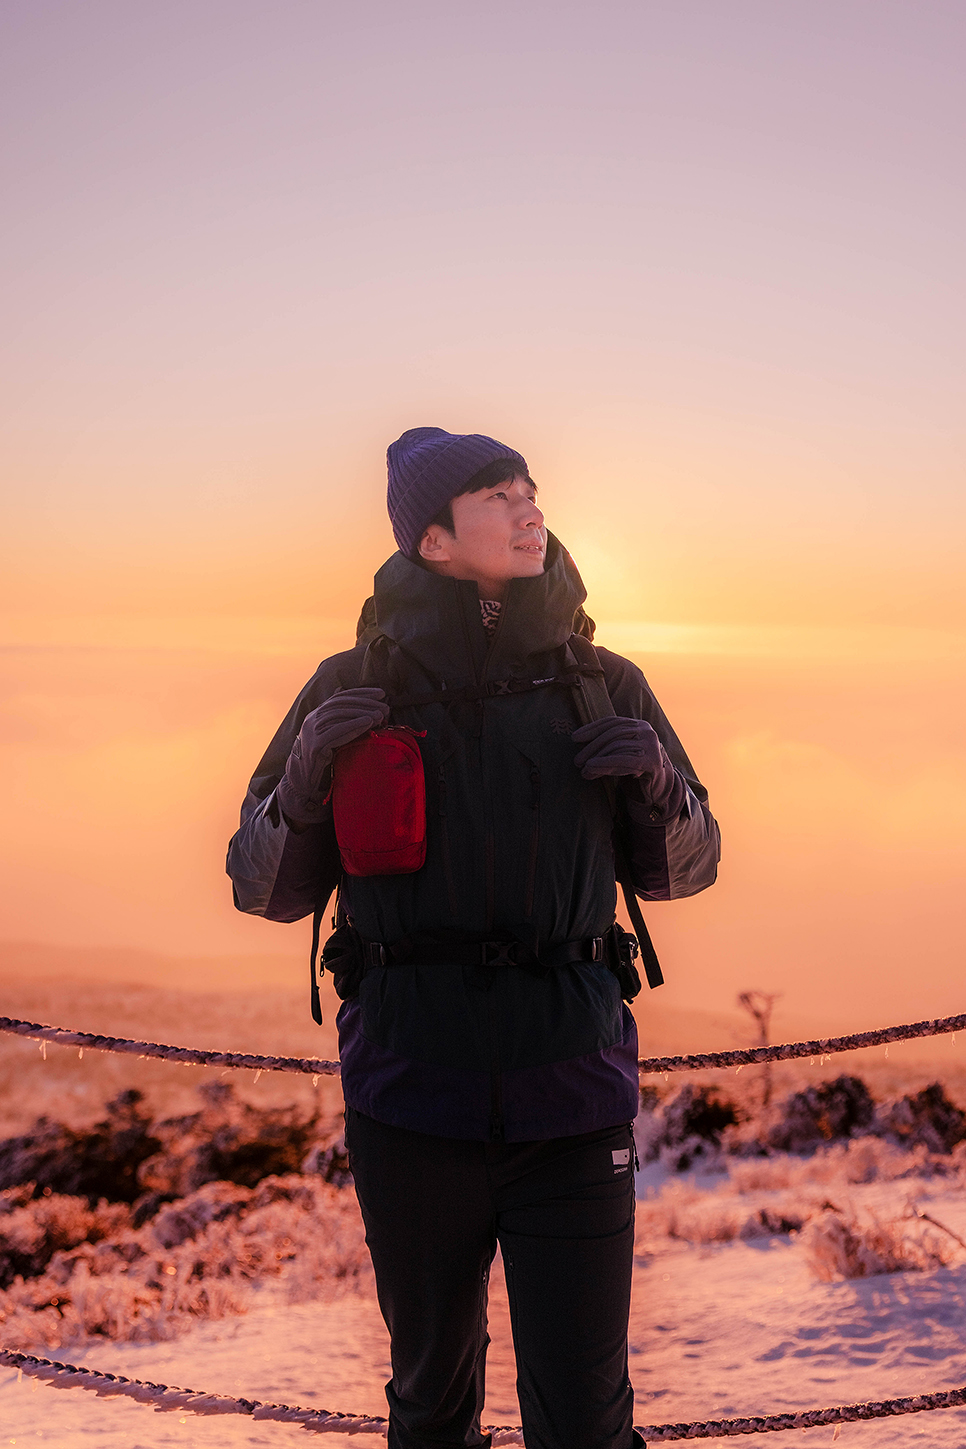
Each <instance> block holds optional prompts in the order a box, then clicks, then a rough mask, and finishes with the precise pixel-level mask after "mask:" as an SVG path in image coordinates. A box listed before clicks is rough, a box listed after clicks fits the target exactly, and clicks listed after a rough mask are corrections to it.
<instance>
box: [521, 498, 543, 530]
mask: <svg viewBox="0 0 966 1449" xmlns="http://www.w3.org/2000/svg"><path fill="white" fill-rule="evenodd" d="M527 503H528V504H529V508H528V509H527V512H526V514H525V515H524V519H523V526H524V528H542V527H543V514H542V513H541V512H540V509H539V508H538V507H537V505H536V504H535V503H534V502H533V501H532V500H531V499H529V498H528V499H527Z"/></svg>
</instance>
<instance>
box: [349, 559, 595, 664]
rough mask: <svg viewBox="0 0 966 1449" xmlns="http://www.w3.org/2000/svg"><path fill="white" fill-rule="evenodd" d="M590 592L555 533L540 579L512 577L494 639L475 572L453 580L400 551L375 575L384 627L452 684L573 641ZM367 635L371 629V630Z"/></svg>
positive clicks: (381, 626)
mask: <svg viewBox="0 0 966 1449" xmlns="http://www.w3.org/2000/svg"><path fill="white" fill-rule="evenodd" d="M586 597H587V590H586V589H585V588H584V585H583V581H582V579H581V577H580V574H579V573H578V572H577V567H576V565H575V563H574V561H573V559H572V558H571V557H570V555H569V553H568V552H567V550H566V549H565V548H564V547H563V545H562V544H561V542H560V540H559V539H558V538H556V537H555V536H554V535H553V534H552V533H548V535H547V561H546V565H545V567H544V570H543V573H541V574H538V575H537V576H536V577H535V578H523V579H511V580H510V582H509V584H508V585H507V590H506V595H505V598H504V602H503V608H502V610H501V611H500V619H499V623H498V624H497V627H496V631H495V633H494V635H493V637H492V639H491V638H490V637H489V636H488V635H487V633H486V631H485V629H484V628H483V623H482V619H481V616H480V595H479V589H478V587H477V585H476V583H475V582H474V581H473V580H471V579H453V578H447V577H446V576H445V575H441V574H436V573H433V572H432V571H431V570H430V569H426V568H423V567H422V566H421V565H420V564H417V563H413V561H412V559H409V558H407V557H406V556H405V554H402V553H394V554H393V555H392V557H391V558H389V559H387V561H386V562H385V563H384V564H383V566H382V568H381V569H380V570H379V572H378V573H377V574H376V577H375V593H374V609H375V622H376V627H377V628H378V630H379V632H380V633H383V634H385V635H387V636H388V637H389V638H390V639H392V640H393V641H394V642H395V643H396V644H398V645H399V647H400V648H401V649H404V650H405V651H406V652H407V653H408V654H409V655H411V656H412V657H413V658H415V659H417V660H418V661H419V663H420V664H421V665H422V666H423V668H424V669H426V670H428V671H429V673H430V674H431V675H434V676H436V677H437V678H439V679H440V680H445V682H446V685H447V687H450V688H453V687H457V686H458V685H461V684H470V683H475V682H484V681H487V680H491V679H502V678H505V677H507V676H508V675H512V674H515V673H517V672H519V671H522V670H525V669H526V665H527V661H528V660H529V659H530V658H531V657H532V656H533V655H536V654H543V653H546V652H547V651H548V650H552V649H556V648H558V647H559V646H560V645H562V644H565V643H566V641H567V640H568V639H569V638H570V635H571V634H572V633H573V632H574V616H575V614H576V613H577V611H578V609H579V608H580V605H581V604H582V603H583V601H584V599H585V598H586ZM363 638H365V635H363Z"/></svg>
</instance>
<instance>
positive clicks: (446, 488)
mask: <svg viewBox="0 0 966 1449" xmlns="http://www.w3.org/2000/svg"><path fill="white" fill-rule="evenodd" d="M497 458H510V459H512V460H513V462H514V463H516V464H518V466H519V470H520V474H521V476H523V477H527V476H528V473H527V464H526V459H525V458H522V457H521V456H520V454H519V453H516V452H514V450H513V449H512V448H508V447H507V446H506V444H505V443H498V442H497V440H496V439H495V438H488V437H486V436H485V434H483V433H445V432H444V431H443V429H442V428H410V429H409V431H408V432H407V433H403V435H402V437H401V438H397V439H396V441H395V442H394V443H390V444H389V448H388V451H387V453H386V461H387V463H388V464H389V490H388V493H387V496H386V502H387V503H388V505H389V518H390V521H391V523H392V531H393V533H394V534H395V535H396V542H397V543H398V545H399V548H400V552H402V553H404V554H406V555H407V557H409V558H414V557H415V555H416V550H417V548H418V547H419V540H420V539H421V538H422V536H423V533H424V532H425V529H426V526H427V525H428V524H429V523H431V522H432V520H433V519H434V518H435V517H436V515H437V513H438V512H439V510H440V509H441V508H442V507H443V506H444V504H447V503H449V501H450V499H451V498H455V497H456V495H457V494H458V493H462V492H463V490H464V488H465V487H466V484H467V483H468V482H469V481H470V479H471V478H472V477H473V474H474V473H478V472H479V471H480V469H481V468H485V467H486V465H487V463H493V462H495V461H496V459H497Z"/></svg>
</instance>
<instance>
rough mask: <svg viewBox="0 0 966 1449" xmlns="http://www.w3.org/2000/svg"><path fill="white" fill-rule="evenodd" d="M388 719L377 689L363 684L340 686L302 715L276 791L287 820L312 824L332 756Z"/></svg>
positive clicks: (319, 807)
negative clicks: (353, 687)
mask: <svg viewBox="0 0 966 1449" xmlns="http://www.w3.org/2000/svg"><path fill="white" fill-rule="evenodd" d="M388 718H389V705H388V704H387V702H386V696H385V694H384V693H383V691H382V690H381V689H374V688H367V687H362V688H359V689H340V690H339V691H338V693H337V694H333V696H332V697H331V699H327V700H326V701H325V704H320V705H319V707H318V709H313V710H312V712H311V714H307V715H306V716H305V719H304V720H303V722H302V728H301V729H300V730H299V732H298V735H297V737H296V740H295V743H294V744H293V746H292V751H291V754H290V755H289V757H288V762H287V763H286V766H285V773H284V775H283V776H282V778H281V780H280V781H279V785H278V790H277V791H276V795H277V798H278V803H279V805H280V806H281V809H282V814H283V815H284V816H285V818H286V820H287V821H289V822H290V823H291V824H293V825H296V826H298V825H313V824H314V823H315V822H316V821H318V820H320V819H321V818H322V809H323V804H324V799H325V795H326V791H327V788H328V778H327V777H328V770H329V766H330V765H331V764H332V756H333V755H334V754H335V752H336V750H337V749H339V747H340V745H347V744H348V743H349V741H350V740H356V739H358V738H359V736H360V735H364V734H367V733H368V731H369V730H372V729H377V728H378V727H379V725H382V724H385V722H386V720H387V719H388Z"/></svg>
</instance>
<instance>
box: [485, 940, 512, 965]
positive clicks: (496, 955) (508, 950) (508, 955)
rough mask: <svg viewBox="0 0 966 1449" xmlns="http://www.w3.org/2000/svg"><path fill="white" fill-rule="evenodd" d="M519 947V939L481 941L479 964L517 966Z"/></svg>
mask: <svg viewBox="0 0 966 1449" xmlns="http://www.w3.org/2000/svg"><path fill="white" fill-rule="evenodd" d="M519 949H520V942H519V941H483V942H482V943H481V946H480V957H481V964H482V965H484V966H519V965H520V964H521V963H520V958H519V954H518V953H519ZM491 951H492V952H493V954H492V955H491V954H490V952H491Z"/></svg>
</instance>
